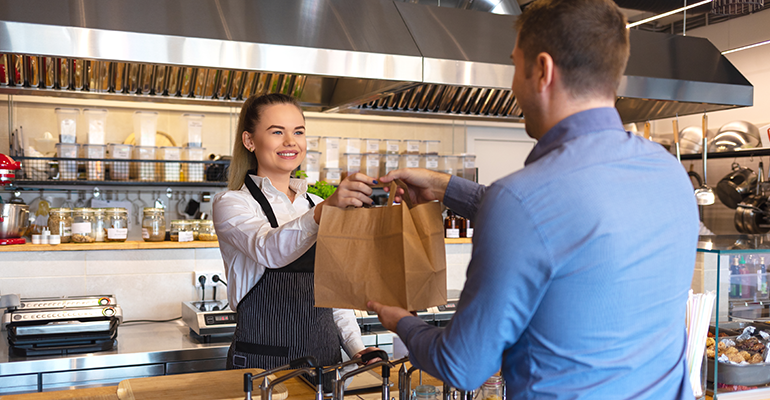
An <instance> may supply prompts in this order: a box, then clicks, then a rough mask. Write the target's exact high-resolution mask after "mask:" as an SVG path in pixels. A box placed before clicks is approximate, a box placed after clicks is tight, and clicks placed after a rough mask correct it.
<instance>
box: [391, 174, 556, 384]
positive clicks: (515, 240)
mask: <svg viewBox="0 0 770 400" xmlns="http://www.w3.org/2000/svg"><path fill="white" fill-rule="evenodd" d="M458 180H459V179H458ZM550 258H551V257H550V256H549V254H548V249H547V247H546V245H545V242H544V241H543V239H542V237H541V234H540V232H539V230H538V227H537V225H536V224H534V223H533V220H532V218H531V216H530V214H529V212H528V211H527V209H526V207H524V205H523V204H522V202H521V200H520V199H519V198H517V197H516V196H514V195H513V194H512V193H510V192H509V191H508V190H506V189H504V188H502V187H500V186H497V185H493V186H491V187H490V188H489V190H487V193H486V195H485V196H484V201H483V203H482V204H481V206H479V209H478V212H477V215H476V231H475V234H474V247H473V253H472V256H471V261H470V264H469V265H468V271H467V280H466V282H465V287H464V288H463V291H462V294H461V296H460V302H459V304H458V307H457V312H456V313H455V314H454V317H453V318H452V320H451V321H450V322H449V324H448V325H447V327H446V328H445V329H441V328H437V327H433V326H429V325H428V324H426V323H424V322H423V321H421V320H420V319H419V318H416V317H405V318H402V319H401V320H400V321H399V322H398V326H397V331H398V335H399V336H400V337H401V339H402V340H403V341H404V343H405V344H406V346H407V347H408V349H409V358H410V361H412V364H414V365H415V366H417V367H418V368H420V369H422V370H424V371H426V372H427V373H429V374H431V375H433V376H435V377H437V378H439V379H440V380H442V381H444V382H447V383H449V384H450V385H452V386H455V387H457V388H461V389H464V390H474V389H476V388H478V387H479V386H480V385H481V384H482V383H483V382H484V380H486V379H487V378H489V377H490V376H491V375H492V374H494V373H495V372H497V371H498V370H499V369H500V366H501V365H502V359H503V353H504V352H505V351H506V349H509V348H510V347H511V346H513V345H514V344H515V343H516V342H517V341H518V339H519V337H520V336H521V335H522V332H523V331H524V330H525V329H526V327H527V326H528V325H529V322H530V320H531V319H532V316H533V315H534V313H535V311H536V310H537V307H538V305H539V304H540V302H541V300H542V296H543V294H544V293H545V292H546V290H547V289H548V286H549V285H550V279H551V276H552V275H553V273H552V272H553V271H552V268H553V267H552V265H553V263H552V262H550Z"/></svg>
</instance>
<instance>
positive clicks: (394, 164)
mask: <svg viewBox="0 0 770 400" xmlns="http://www.w3.org/2000/svg"><path fill="white" fill-rule="evenodd" d="M400 159H401V156H400V155H398V154H385V155H384V156H382V160H383V161H382V174H383V175H387V174H388V173H389V172H390V171H395V170H397V169H398V162H399V160H400Z"/></svg>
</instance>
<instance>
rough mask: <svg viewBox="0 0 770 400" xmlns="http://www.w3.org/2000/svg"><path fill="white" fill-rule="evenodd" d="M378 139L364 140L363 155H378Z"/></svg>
mask: <svg viewBox="0 0 770 400" xmlns="http://www.w3.org/2000/svg"><path fill="white" fill-rule="evenodd" d="M380 142H381V140H380V139H371V138H369V139H364V153H379V152H380Z"/></svg>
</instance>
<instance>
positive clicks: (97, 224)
mask: <svg viewBox="0 0 770 400" xmlns="http://www.w3.org/2000/svg"><path fill="white" fill-rule="evenodd" d="M93 210H94V225H93V226H94V237H95V239H96V241H97V242H103V241H104V238H105V237H106V235H105V233H106V232H105V230H106V229H107V228H106V227H107V221H106V220H105V213H104V209H103V208H94V209H93Z"/></svg>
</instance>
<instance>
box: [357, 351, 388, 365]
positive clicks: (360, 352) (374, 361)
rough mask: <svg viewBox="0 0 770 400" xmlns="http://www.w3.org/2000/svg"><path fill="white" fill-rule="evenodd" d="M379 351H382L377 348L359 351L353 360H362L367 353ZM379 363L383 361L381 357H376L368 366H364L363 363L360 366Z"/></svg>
mask: <svg viewBox="0 0 770 400" xmlns="http://www.w3.org/2000/svg"><path fill="white" fill-rule="evenodd" d="M378 350H381V349H380V348H377V347H367V348H365V349H363V350H361V351H359V352H358V353H356V354H354V355H353V358H360V357H361V356H363V355H364V354H366V353H371V352H373V351H378ZM377 361H382V359H381V358H380V357H375V358H372V359H371V360H369V361H368V362H367V363H366V364H363V363H359V364H360V365H369V364H374V363H376V362H377Z"/></svg>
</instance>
